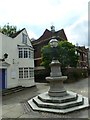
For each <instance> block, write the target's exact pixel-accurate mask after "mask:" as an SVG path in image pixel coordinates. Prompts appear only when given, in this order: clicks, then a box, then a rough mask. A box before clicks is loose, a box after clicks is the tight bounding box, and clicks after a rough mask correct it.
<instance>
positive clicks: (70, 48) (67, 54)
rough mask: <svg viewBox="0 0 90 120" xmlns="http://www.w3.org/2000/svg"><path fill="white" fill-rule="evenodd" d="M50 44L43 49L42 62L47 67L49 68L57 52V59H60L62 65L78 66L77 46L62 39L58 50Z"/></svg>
mask: <svg viewBox="0 0 90 120" xmlns="http://www.w3.org/2000/svg"><path fill="white" fill-rule="evenodd" d="M52 49H53V48H51V47H50V45H49V44H48V45H46V46H44V47H43V48H42V49H41V55H42V63H41V65H43V66H44V67H45V68H49V64H50V63H51V61H52V58H53V54H57V59H58V60H59V61H60V63H61V66H62V67H67V66H70V67H76V66H77V61H78V56H77V55H76V54H75V46H74V45H73V44H72V43H70V42H67V41H60V42H59V45H58V47H57V48H56V52H55V53H54V52H53V51H52Z"/></svg>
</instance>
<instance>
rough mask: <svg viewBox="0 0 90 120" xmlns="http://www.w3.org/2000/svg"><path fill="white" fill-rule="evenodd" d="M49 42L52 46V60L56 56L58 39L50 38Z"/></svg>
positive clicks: (55, 58)
mask: <svg viewBox="0 0 90 120" xmlns="http://www.w3.org/2000/svg"><path fill="white" fill-rule="evenodd" d="M49 44H50V46H51V48H52V58H53V60H57V58H58V49H57V46H58V40H57V39H55V38H52V39H51V40H50V42H49Z"/></svg>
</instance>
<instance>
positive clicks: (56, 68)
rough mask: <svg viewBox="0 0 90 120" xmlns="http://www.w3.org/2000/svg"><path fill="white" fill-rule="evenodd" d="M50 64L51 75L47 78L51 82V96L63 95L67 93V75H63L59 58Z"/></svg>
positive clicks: (49, 92)
mask: <svg viewBox="0 0 90 120" xmlns="http://www.w3.org/2000/svg"><path fill="white" fill-rule="evenodd" d="M50 66H51V73H50V77H46V80H47V81H49V82H50V89H49V91H48V94H49V96H53V97H55V96H56V97H61V96H65V95H67V92H66V90H65V88H64V85H63V81H64V80H66V79H67V76H62V72H61V67H60V62H59V61H58V60H52V62H51V64H50Z"/></svg>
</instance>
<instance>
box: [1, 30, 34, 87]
mask: <svg viewBox="0 0 90 120" xmlns="http://www.w3.org/2000/svg"><path fill="white" fill-rule="evenodd" d="M22 33H25V34H27V32H26V30H25V29H24V30H23V31H22V32H21V33H20V34H19V35H18V36H17V37H15V38H11V37H8V36H6V35H4V34H2V33H0V44H1V42H2V46H1V45H0V51H1V49H2V55H3V54H4V53H7V54H8V58H7V59H6V60H5V61H6V62H7V63H9V64H10V66H8V67H7V88H11V87H15V86H18V85H22V86H26V87H29V86H32V85H34V84H35V82H34V78H32V79H30V80H28V79H27V80H24V79H23V80H19V76H18V73H19V71H18V69H19V67H33V68H34V59H30V58H18V46H17V45H25V44H23V43H22ZM1 38H2V41H1ZM27 44H28V45H29V46H32V45H31V41H30V39H29V37H28V40H27ZM1 47H2V48H1ZM13 59H14V64H13Z"/></svg>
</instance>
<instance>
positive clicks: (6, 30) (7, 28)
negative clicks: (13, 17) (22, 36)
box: [0, 23, 17, 37]
mask: <svg viewBox="0 0 90 120" xmlns="http://www.w3.org/2000/svg"><path fill="white" fill-rule="evenodd" d="M0 32H2V33H3V34H5V35H7V36H9V37H10V36H11V35H12V34H14V33H16V32H17V27H16V26H13V25H9V23H8V24H6V25H4V26H3V27H0Z"/></svg>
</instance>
